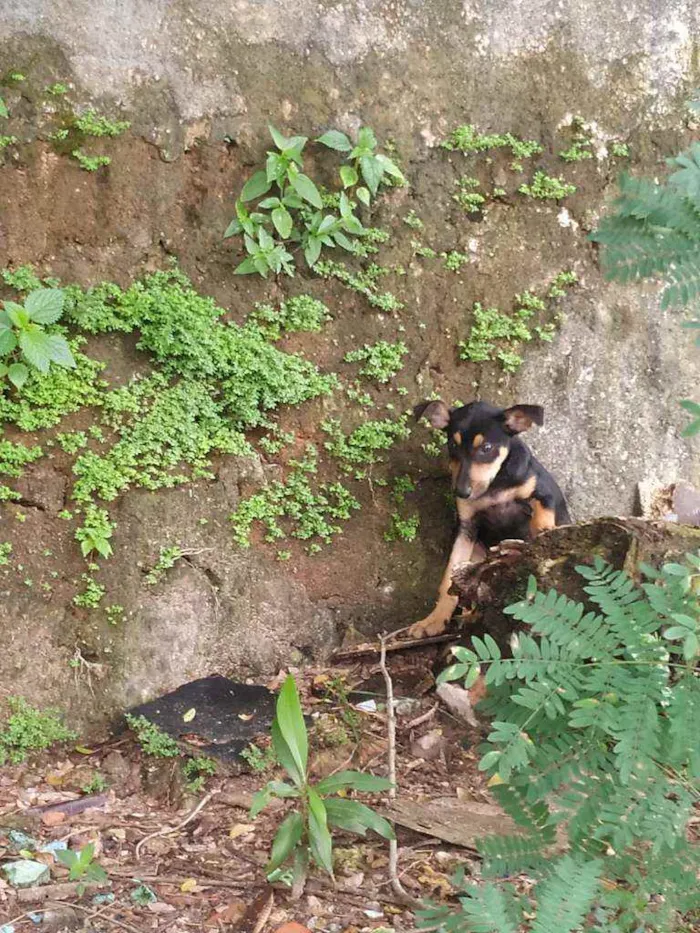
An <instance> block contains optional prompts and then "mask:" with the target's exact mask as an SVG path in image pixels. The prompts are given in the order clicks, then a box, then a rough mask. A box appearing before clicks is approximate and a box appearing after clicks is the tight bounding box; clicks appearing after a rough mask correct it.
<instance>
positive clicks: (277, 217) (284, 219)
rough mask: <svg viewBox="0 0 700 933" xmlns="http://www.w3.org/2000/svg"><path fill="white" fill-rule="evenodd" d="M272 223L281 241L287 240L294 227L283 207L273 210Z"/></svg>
mask: <svg viewBox="0 0 700 933" xmlns="http://www.w3.org/2000/svg"><path fill="white" fill-rule="evenodd" d="M272 223H273V224H274V225H275V230H276V231H277V232H278V233H279V235H280V236H281V237H282V239H283V240H286V239H287V237H288V236H289V234H290V233H291V232H292V227H293V226H294V221H293V220H292V215H291V214H290V213H289V211H288V210H287V209H286V208H284V207H276V208H275V209H274V211H273V212H272Z"/></svg>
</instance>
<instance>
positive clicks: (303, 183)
mask: <svg viewBox="0 0 700 933" xmlns="http://www.w3.org/2000/svg"><path fill="white" fill-rule="evenodd" d="M289 181H290V183H291V185H292V187H293V188H294V190H295V191H296V193H297V194H298V195H299V197H300V198H303V199H304V200H305V201H308V203H309V204H312V205H313V206H314V207H317V208H318V209H319V210H321V209H322V208H323V201H322V200H321V195H320V194H319V192H318V188H317V187H316V185H315V184H314V183H313V182H312V181H311V179H310V178H309V177H308V176H307V175H304V174H303V173H302V172H299V173H298V174H296V175H293V176H292V177H291V178H290V179H289Z"/></svg>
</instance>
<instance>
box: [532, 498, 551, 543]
mask: <svg viewBox="0 0 700 933" xmlns="http://www.w3.org/2000/svg"><path fill="white" fill-rule="evenodd" d="M530 505H531V506H532V518H531V519H530V533H531V534H533V535H538V534H539V533H540V532H541V531H550V530H551V529H552V528H555V527H556V524H557V520H556V515H555V514H554V509H548V508H546V507H545V506H544V505H542V503H541V502H538V500H537V499H531V500H530Z"/></svg>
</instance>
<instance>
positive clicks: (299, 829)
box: [265, 811, 304, 874]
mask: <svg viewBox="0 0 700 933" xmlns="http://www.w3.org/2000/svg"><path fill="white" fill-rule="evenodd" d="M303 834H304V820H303V819H302V816H301V813H298V812H297V811H294V812H293V813H290V814H289V816H288V817H287V818H286V820H284V822H283V823H282V824H281V825H280V828H279V829H278V830H277V834H276V836H275V838H274V840H273V842H272V852H271V853H270V861H269V862H268V864H267V868H266V869H265V870H266V871H267V872H268V874H269V872H271V871H274V870H275V868H279V866H280V865H281V864H282V863H283V862H286V861H287V859H288V858H289V856H290V855H291V854H292V852H293V851H294V849H295V848H296V847H297V846H298V845H299V843H300V842H301V837H302V836H303Z"/></svg>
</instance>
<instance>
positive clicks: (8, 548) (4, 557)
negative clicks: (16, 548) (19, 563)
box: [0, 541, 12, 567]
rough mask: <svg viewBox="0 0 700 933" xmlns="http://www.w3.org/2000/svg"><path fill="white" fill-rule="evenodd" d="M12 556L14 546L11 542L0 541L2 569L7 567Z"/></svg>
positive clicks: (0, 564) (0, 565) (0, 563)
mask: <svg viewBox="0 0 700 933" xmlns="http://www.w3.org/2000/svg"><path fill="white" fill-rule="evenodd" d="M11 555H12V545H11V544H10V542H9V541H0V567H7V565H8V564H9V563H10V556H11Z"/></svg>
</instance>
